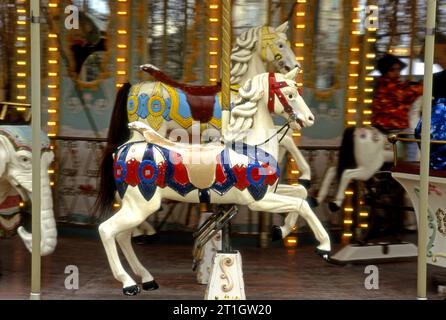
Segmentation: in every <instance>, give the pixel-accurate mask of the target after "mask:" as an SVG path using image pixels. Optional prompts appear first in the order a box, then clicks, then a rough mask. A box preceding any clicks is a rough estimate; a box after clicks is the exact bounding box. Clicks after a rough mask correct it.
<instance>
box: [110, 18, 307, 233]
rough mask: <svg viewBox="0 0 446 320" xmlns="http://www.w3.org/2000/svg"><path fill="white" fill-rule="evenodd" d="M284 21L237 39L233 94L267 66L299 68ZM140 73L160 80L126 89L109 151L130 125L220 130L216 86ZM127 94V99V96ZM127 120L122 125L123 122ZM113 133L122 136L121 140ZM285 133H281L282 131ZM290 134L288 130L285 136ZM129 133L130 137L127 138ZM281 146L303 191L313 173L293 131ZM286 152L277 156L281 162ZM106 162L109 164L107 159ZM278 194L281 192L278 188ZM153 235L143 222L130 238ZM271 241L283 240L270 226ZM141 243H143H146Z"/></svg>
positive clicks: (284, 69) (113, 121)
mask: <svg viewBox="0 0 446 320" xmlns="http://www.w3.org/2000/svg"><path fill="white" fill-rule="evenodd" d="M287 29H288V22H285V23H284V24H282V25H280V26H279V27H277V28H272V27H255V28H251V29H249V30H248V31H246V32H244V33H243V34H242V35H240V37H238V39H237V40H236V45H235V47H234V49H233V50H232V55H231V66H232V69H231V84H232V89H233V92H234V93H236V91H237V88H238V86H239V85H241V84H243V83H244V82H245V81H246V79H249V78H252V77H253V76H254V75H256V74H259V73H262V72H266V71H267V70H266V67H265V64H266V63H273V65H274V66H275V68H276V69H277V70H278V71H280V72H282V73H285V72H288V71H290V70H291V69H294V68H296V67H300V66H299V64H298V63H297V62H296V57H295V55H294V53H293V51H292V50H291V48H290V47H289V42H288V41H287V37H286V30H287ZM142 69H143V70H145V71H147V72H149V73H151V74H152V76H154V78H155V79H156V80H158V81H154V82H143V83H138V84H135V85H133V86H131V87H130V86H128V85H125V86H124V87H123V88H122V89H124V91H123V92H124V93H125V94H124V97H122V96H121V97H117V99H116V103H115V107H114V110H113V114H112V117H111V123H110V126H109V136H108V144H107V149H109V150H113V149H115V148H116V147H118V146H119V145H120V144H122V143H123V142H124V141H126V139H128V138H129V136H130V135H137V136H138V135H139V134H138V133H137V132H130V131H129V130H128V128H127V123H128V121H136V120H138V121H142V122H144V123H146V124H148V125H149V126H151V127H152V128H154V129H155V130H157V131H158V133H160V134H161V135H163V136H166V134H167V132H168V131H171V130H175V129H186V130H189V131H190V129H191V128H192V123H193V120H198V121H200V123H203V124H205V125H207V126H209V127H210V128H214V129H216V130H220V128H221V106H220V102H221V101H220V100H221V97H220V95H219V94H218V93H219V92H220V86H219V85H217V86H213V87H204V86H188V85H184V84H180V83H177V82H175V81H173V80H172V79H170V78H169V77H167V76H166V75H165V74H164V73H162V72H161V71H160V70H158V69H157V68H156V67H154V66H152V65H145V66H142ZM126 94H127V95H128V97H127V96H126ZM124 119H126V120H124ZM116 132H122V133H124V132H125V133H126V134H125V135H124V134H123V135H120V134H116ZM284 132H285V131H284ZM287 132H288V131H287ZM127 133H128V136H127ZM281 146H283V147H284V148H285V149H286V150H287V151H289V152H290V153H291V154H292V156H293V157H294V159H295V160H296V163H297V165H298V167H299V168H300V170H301V172H302V176H301V178H300V181H301V183H302V184H303V185H304V186H309V182H310V179H311V172H310V167H309V165H308V163H307V162H306V161H305V158H304V157H303V155H302V154H301V153H300V151H299V150H298V148H297V147H296V145H295V143H294V140H293V138H292V136H291V132H289V134H288V135H285V136H284V137H283V140H281ZM284 154H285V152H281V155H280V158H279V159H280V160H281V159H282V158H281V157H283V155H284ZM105 161H109V162H110V161H111V160H110V159H108V160H105ZM279 189H280V191H283V190H285V188H282V187H280V188H279ZM300 196H301V197H307V193H306V190H304V188H302V191H301V193H300ZM144 234H147V235H153V234H155V230H154V228H153V227H152V226H151V225H150V224H149V223H147V222H144V223H143V225H142V226H141V227H140V228H138V229H135V232H134V236H135V237H137V236H141V235H143V236H142V237H144V238H145V239H150V237H145V236H144ZM273 238H274V240H278V239H281V236H280V230H279V228H278V227H274V232H273ZM144 241H145V240H144Z"/></svg>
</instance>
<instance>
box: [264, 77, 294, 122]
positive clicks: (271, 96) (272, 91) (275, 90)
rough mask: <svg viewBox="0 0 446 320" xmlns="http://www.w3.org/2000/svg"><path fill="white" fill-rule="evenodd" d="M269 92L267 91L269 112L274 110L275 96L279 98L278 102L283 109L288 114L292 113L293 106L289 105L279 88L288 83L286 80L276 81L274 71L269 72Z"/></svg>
mask: <svg viewBox="0 0 446 320" xmlns="http://www.w3.org/2000/svg"><path fill="white" fill-rule="evenodd" d="M268 79H269V92H268V110H269V112H271V113H272V112H274V100H275V97H276V96H277V98H278V99H279V101H280V103H281V104H282V106H283V109H284V110H285V112H286V113H288V114H289V115H290V116H292V115H293V114H294V111H293V108H292V107H291V106H290V105H289V103H288V101H287V99H286V98H285V96H284V95H283V93H282V91H281V90H280V89H281V88H284V87H288V83H286V81H280V82H278V81H276V76H275V74H274V73H272V72H270V73H269V77H268Z"/></svg>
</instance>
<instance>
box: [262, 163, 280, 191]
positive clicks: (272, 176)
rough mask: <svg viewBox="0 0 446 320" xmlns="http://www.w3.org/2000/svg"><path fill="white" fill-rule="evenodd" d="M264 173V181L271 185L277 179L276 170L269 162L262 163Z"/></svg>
mask: <svg viewBox="0 0 446 320" xmlns="http://www.w3.org/2000/svg"><path fill="white" fill-rule="evenodd" d="M262 167H263V170H264V173H265V183H267V184H269V185H270V186H272V185H273V184H274V183H276V181H277V178H278V177H277V171H276V169H274V168H273V167H271V166H270V165H269V163H264V164H262Z"/></svg>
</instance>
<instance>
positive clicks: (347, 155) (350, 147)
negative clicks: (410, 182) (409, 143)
mask: <svg viewBox="0 0 446 320" xmlns="http://www.w3.org/2000/svg"><path fill="white" fill-rule="evenodd" d="M421 100H422V98H419V99H418V100H417V101H416V102H415V103H414V104H413V105H412V107H411V109H410V110H409V113H408V117H409V126H410V128H411V129H413V128H415V126H416V125H417V123H418V120H419V118H420V110H421V104H420V102H421ZM393 159H394V152H393V148H392V145H391V144H390V143H389V142H388V141H387V136H386V135H385V134H384V133H382V132H381V131H380V130H378V129H377V128H375V127H371V126H367V127H354V126H351V127H348V128H346V129H345V131H344V134H343V137H342V142H341V147H340V149H339V159H338V165H337V167H335V166H333V167H330V168H329V169H328V170H327V172H326V174H325V176H324V179H323V181H322V184H321V187H320V189H319V192H318V195H317V198H316V200H317V202H318V203H322V202H323V201H324V200H325V198H326V197H327V195H328V192H329V188H330V185H331V183H332V182H333V180H334V179H335V178H336V179H337V181H339V186H338V191H337V193H336V196H335V199H334V201H331V202H329V204H328V206H329V209H330V211H332V212H336V211H338V210H339V209H340V207H341V205H342V202H343V201H344V197H345V190H346V189H347V187H348V185H349V184H350V181H352V180H359V181H367V180H369V179H370V178H371V177H372V176H373V175H374V174H375V173H377V172H378V171H379V170H380V168H381V167H382V166H383V165H384V163H390V162H393Z"/></svg>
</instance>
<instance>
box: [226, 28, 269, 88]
mask: <svg viewBox="0 0 446 320" xmlns="http://www.w3.org/2000/svg"><path fill="white" fill-rule="evenodd" d="M261 28H262V27H254V28H250V29H248V30H247V31H245V32H243V33H242V34H241V35H240V36H239V37H238V38H237V40H236V42H235V47H234V48H232V51H231V79H230V81H231V84H237V83H239V82H240V80H241V78H242V76H243V75H244V74H245V73H246V71H247V70H248V63H249V61H250V60H251V58H252V54H253V51H254V49H255V47H256V45H257V41H258V40H259V34H260V30H261Z"/></svg>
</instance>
